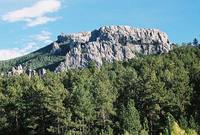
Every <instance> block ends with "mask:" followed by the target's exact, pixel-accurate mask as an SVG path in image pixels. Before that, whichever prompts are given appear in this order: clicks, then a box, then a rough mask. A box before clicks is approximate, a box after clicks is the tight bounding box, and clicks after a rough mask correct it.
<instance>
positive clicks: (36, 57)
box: [0, 26, 171, 72]
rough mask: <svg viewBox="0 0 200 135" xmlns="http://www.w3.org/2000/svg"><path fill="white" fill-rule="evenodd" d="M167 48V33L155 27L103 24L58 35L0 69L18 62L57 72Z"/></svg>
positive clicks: (28, 67) (7, 68)
mask: <svg viewBox="0 0 200 135" xmlns="http://www.w3.org/2000/svg"><path fill="white" fill-rule="evenodd" d="M170 50H171V45H170V41H169V39H168V36H167V34H165V33H163V32H161V31H159V30H157V29H137V28H132V27H129V26H105V27H101V28H99V29H98V30H93V31H91V32H80V33H74V34H68V35H59V36H58V39H57V41H55V42H53V43H52V44H50V45H48V46H46V47H44V48H42V49H40V50H37V51H35V52H33V53H31V54H28V55H26V56H23V57H20V58H16V59H13V60H8V61H2V62H0V72H7V71H9V70H10V71H11V70H12V68H13V67H17V66H19V65H21V66H22V67H23V69H24V72H26V70H29V69H32V70H39V69H42V68H44V69H49V70H51V71H55V72H60V71H65V70H67V69H71V68H82V67H87V66H88V64H89V63H90V62H91V61H93V62H95V63H96V64H97V66H101V65H102V64H103V62H104V61H106V62H113V61H124V60H128V59H132V58H134V57H135V56H137V55H138V54H140V55H150V54H161V53H167V52H169V51H170Z"/></svg>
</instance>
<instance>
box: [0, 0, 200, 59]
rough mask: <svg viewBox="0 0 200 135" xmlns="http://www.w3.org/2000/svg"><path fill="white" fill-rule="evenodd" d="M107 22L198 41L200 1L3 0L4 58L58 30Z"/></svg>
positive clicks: (0, 47) (0, 43)
mask: <svg viewBox="0 0 200 135" xmlns="http://www.w3.org/2000/svg"><path fill="white" fill-rule="evenodd" d="M107 25H128V26H132V27H136V28H156V29H160V30H161V31H164V32H166V33H167V34H168V36H169V39H170V41H171V42H173V43H182V42H190V41H192V40H193V39H194V38H195V37H197V38H198V39H199V40H200V1H199V0H1V1H0V60H6V59H10V58H15V57H19V56H22V55H25V54H27V53H30V52H32V51H34V50H37V49H38V48H40V47H43V46H46V45H48V44H49V43H51V42H52V41H55V40H56V39H57V36H58V35H59V34H60V33H66V34H67V33H75V32H82V31H91V30H94V29H98V28H99V27H101V26H107Z"/></svg>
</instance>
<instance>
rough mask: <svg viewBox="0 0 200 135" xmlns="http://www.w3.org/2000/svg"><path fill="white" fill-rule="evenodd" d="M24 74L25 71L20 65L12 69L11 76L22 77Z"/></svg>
mask: <svg viewBox="0 0 200 135" xmlns="http://www.w3.org/2000/svg"><path fill="white" fill-rule="evenodd" d="M22 73H24V70H23V68H22V65H19V66H17V67H12V71H11V72H10V73H9V74H10V75H20V74H22Z"/></svg>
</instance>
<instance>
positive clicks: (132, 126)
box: [121, 99, 142, 135]
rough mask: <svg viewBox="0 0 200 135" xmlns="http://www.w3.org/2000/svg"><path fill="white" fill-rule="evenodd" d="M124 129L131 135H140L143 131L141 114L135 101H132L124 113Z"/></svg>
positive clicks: (124, 108) (124, 109)
mask: <svg viewBox="0 0 200 135" xmlns="http://www.w3.org/2000/svg"><path fill="white" fill-rule="evenodd" d="M121 117H122V128H123V130H124V131H127V132H128V133H129V134H130V135H139V133H140V131H141V128H142V126H141V123H140V116H139V112H138V111H137V109H136V108H135V102H134V100H132V99H130V100H129V101H128V103H127V106H126V107H123V111H122V115H121Z"/></svg>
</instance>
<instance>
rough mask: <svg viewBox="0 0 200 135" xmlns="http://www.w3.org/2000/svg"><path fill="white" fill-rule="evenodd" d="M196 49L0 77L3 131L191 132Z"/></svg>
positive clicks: (199, 117) (198, 61)
mask: <svg viewBox="0 0 200 135" xmlns="http://www.w3.org/2000/svg"><path fill="white" fill-rule="evenodd" d="M199 103H200V49H199V48H198V47H193V46H182V47H176V48H175V49H174V50H173V51H170V52H169V53H167V54H160V55H150V56H140V57H137V58H136V59H132V60H129V61H124V62H113V63H112V64H111V63H104V64H103V66H102V67H101V68H96V66H95V63H91V64H90V65H89V67H88V68H84V69H74V70H68V71H66V72H61V73H57V74H56V73H52V72H47V74H45V76H44V77H43V78H40V77H38V76H34V77H33V78H31V79H30V78H29V77H28V76H27V75H26V74H22V75H20V76H10V77H8V78H7V77H0V134H1V135H160V134H162V135H197V134H199V133H200V105H199Z"/></svg>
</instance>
